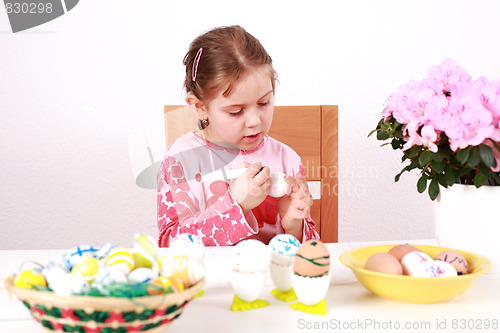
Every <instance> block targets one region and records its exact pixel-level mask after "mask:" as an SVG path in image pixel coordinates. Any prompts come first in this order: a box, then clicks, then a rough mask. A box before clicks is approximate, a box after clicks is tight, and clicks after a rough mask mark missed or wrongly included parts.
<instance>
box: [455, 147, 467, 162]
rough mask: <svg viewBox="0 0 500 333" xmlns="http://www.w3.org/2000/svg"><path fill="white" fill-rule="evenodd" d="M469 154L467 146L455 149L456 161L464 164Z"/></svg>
mask: <svg viewBox="0 0 500 333" xmlns="http://www.w3.org/2000/svg"><path fill="white" fill-rule="evenodd" d="M469 154H470V148H469V147H467V148H465V149H459V150H457V161H458V162H460V164H462V165H465V163H466V162H467V159H468V158H469Z"/></svg>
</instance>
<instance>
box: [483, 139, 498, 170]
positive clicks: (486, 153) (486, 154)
mask: <svg viewBox="0 0 500 333" xmlns="http://www.w3.org/2000/svg"><path fill="white" fill-rule="evenodd" d="M479 155H480V156H481V160H482V161H483V163H484V164H486V166H489V167H491V166H494V164H495V166H496V160H495V155H494V154H493V149H491V147H490V146H487V145H484V144H482V145H480V146H479Z"/></svg>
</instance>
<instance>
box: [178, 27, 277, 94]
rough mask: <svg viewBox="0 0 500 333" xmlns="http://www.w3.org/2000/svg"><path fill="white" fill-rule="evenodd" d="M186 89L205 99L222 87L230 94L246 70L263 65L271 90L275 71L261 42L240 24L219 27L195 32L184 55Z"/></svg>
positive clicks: (218, 91)
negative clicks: (193, 38) (267, 73)
mask: <svg viewBox="0 0 500 333" xmlns="http://www.w3.org/2000/svg"><path fill="white" fill-rule="evenodd" d="M184 65H185V66H186V79H185V81H184V86H185V88H186V92H187V93H192V94H194V95H195V96H196V97H197V98H198V99H199V100H200V101H203V102H205V103H208V102H210V101H211V100H213V99H214V98H215V97H216V96H217V95H218V94H219V93H220V92H221V91H222V95H223V96H224V97H227V96H229V94H231V90H232V88H233V84H234V83H235V82H237V81H238V80H239V79H240V78H241V77H242V76H243V75H244V74H245V73H246V72H247V71H249V70H252V69H255V68H256V67H260V66H266V67H267V68H268V70H269V77H270V79H271V84H272V87H273V90H274V87H275V81H276V72H275V70H274V68H273V65H272V59H271V57H270V56H269V54H267V52H266V50H265V49H264V47H263V46H262V44H261V43H260V42H259V40H257V39H256V38H255V37H253V36H252V35H250V34H249V33H248V32H246V31H245V29H243V28H242V27H240V26H237V25H235V26H229V27H220V28H215V29H213V30H210V31H209V32H207V33H204V34H202V35H200V36H198V37H197V38H196V39H195V40H194V41H193V42H192V43H191V45H190V46H189V51H188V52H187V54H186V56H185V57H184Z"/></svg>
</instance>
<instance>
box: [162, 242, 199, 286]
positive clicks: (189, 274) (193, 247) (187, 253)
mask: <svg viewBox="0 0 500 333" xmlns="http://www.w3.org/2000/svg"><path fill="white" fill-rule="evenodd" d="M204 254H205V246H204V245H203V243H202V242H201V240H199V239H198V237H196V236H194V235H191V234H180V235H178V236H176V237H175V238H174V239H172V241H171V242H170V245H169V252H168V254H167V255H166V258H165V260H163V261H162V265H161V274H162V275H165V276H170V277H173V278H176V279H178V280H180V281H182V282H183V283H184V284H185V285H186V286H191V285H193V284H195V283H196V282H197V281H199V280H201V279H202V278H203V277H204V276H205V263H204Z"/></svg>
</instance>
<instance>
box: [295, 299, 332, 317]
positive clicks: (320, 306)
mask: <svg viewBox="0 0 500 333" xmlns="http://www.w3.org/2000/svg"><path fill="white" fill-rule="evenodd" d="M290 307H291V308H292V309H295V310H299V311H302V312H307V313H311V314H319V315H323V316H324V315H326V313H327V312H328V311H327V310H326V304H325V299H324V298H323V299H322V300H321V301H320V302H319V303H317V304H314V305H306V304H304V303H302V302H296V303H292V304H290Z"/></svg>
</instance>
